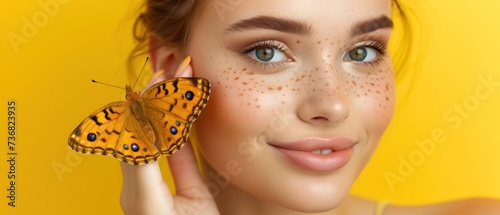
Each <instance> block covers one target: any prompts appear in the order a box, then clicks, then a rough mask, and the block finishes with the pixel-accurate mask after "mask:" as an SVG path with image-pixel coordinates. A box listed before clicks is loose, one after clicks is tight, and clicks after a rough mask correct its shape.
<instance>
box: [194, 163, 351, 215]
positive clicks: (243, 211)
mask: <svg viewBox="0 0 500 215" xmlns="http://www.w3.org/2000/svg"><path fill="white" fill-rule="evenodd" d="M198 158H201V162H200V164H201V165H202V168H201V170H202V174H203V176H204V180H205V182H206V184H207V185H210V187H209V189H210V191H211V194H212V195H213V197H214V199H215V202H216V204H217V207H218V208H219V211H220V213H221V214H222V215H226V214H239V215H255V214H259V215H260V214H262V215H271V214H273V215H274V214H283V215H306V214H312V215H348V214H353V213H351V212H352V210H351V211H350V212H347V211H348V210H347V208H352V206H353V204H352V202H353V201H352V198H351V197H348V198H347V199H346V201H344V202H343V203H342V204H340V205H339V206H338V207H337V208H335V209H333V210H331V211H325V212H321V213H302V212H297V211H292V210H290V209H288V208H285V207H282V206H281V205H278V204H276V203H274V202H270V201H267V200H265V199H262V198H258V197H256V196H253V195H252V194H250V193H248V192H246V191H244V190H242V189H240V188H238V187H236V186H234V185H233V184H232V183H231V182H230V181H227V180H225V179H224V178H222V176H218V177H214V173H215V172H217V171H215V170H214V169H213V168H212V167H211V166H210V165H208V163H207V162H206V161H205V160H204V159H203V158H202V156H200V157H198ZM358 212H359V211H358Z"/></svg>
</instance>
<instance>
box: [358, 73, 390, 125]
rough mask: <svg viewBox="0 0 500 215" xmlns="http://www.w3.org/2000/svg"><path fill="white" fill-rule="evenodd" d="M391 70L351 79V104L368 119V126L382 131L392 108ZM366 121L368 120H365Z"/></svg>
mask: <svg viewBox="0 0 500 215" xmlns="http://www.w3.org/2000/svg"><path fill="white" fill-rule="evenodd" d="M393 79H394V78H393V76H392V72H380V71H379V73H378V74H377V75H370V76H368V77H367V78H357V79H356V78H354V79H352V80H351V83H350V84H351V85H352V86H353V87H352V88H351V89H352V94H351V95H352V96H353V97H354V102H353V104H355V105H356V107H354V108H357V109H362V110H361V111H360V112H361V115H362V116H363V118H365V119H371V120H369V126H370V127H374V128H376V129H377V130H380V131H383V130H385V128H386V126H387V125H388V123H389V122H390V119H391V118H392V114H393V110H394V102H395V96H394V80H393ZM367 122H368V121H367Z"/></svg>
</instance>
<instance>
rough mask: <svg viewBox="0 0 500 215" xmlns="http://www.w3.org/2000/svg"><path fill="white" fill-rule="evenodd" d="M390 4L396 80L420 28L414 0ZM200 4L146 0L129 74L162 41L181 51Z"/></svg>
mask: <svg viewBox="0 0 500 215" xmlns="http://www.w3.org/2000/svg"><path fill="white" fill-rule="evenodd" d="M392 4H393V5H392V7H393V16H394V18H393V19H395V29H397V30H401V32H402V33H401V34H400V35H399V37H400V38H398V39H395V41H397V42H396V43H395V44H394V46H396V47H395V49H396V50H395V52H396V54H392V55H391V57H392V59H393V62H394V68H395V75H396V80H399V79H401V78H402V71H404V70H403V67H404V66H407V65H411V66H412V67H413V66H415V65H418V63H417V60H416V59H417V58H416V57H415V56H417V55H416V51H417V50H419V49H421V48H422V47H421V46H419V48H418V49H415V48H414V47H416V46H417V45H418V44H417V42H418V41H416V39H417V37H415V35H416V33H419V32H422V31H421V30H420V29H418V28H417V25H419V24H420V23H421V22H419V19H421V18H420V17H419V16H418V14H417V13H415V10H412V9H415V8H416V4H417V1H412V0H392ZM202 5H203V4H202V0H146V2H145V4H144V5H143V7H144V8H143V12H142V13H140V14H139V16H138V17H137V19H136V21H135V24H134V29H133V36H134V39H135V41H136V42H137V45H136V46H135V48H134V49H133V50H132V52H131V53H130V55H129V59H128V63H129V72H131V74H133V72H132V70H131V69H130V68H132V66H131V65H132V62H133V60H134V59H135V58H136V57H138V56H142V55H144V54H147V53H149V52H150V51H152V50H155V49H157V48H159V47H161V46H163V45H169V46H172V47H177V48H180V50H181V51H183V50H184V48H185V47H186V45H187V41H188V40H189V29H190V26H191V23H192V21H193V20H194V18H195V15H196V12H197V11H198V10H199V9H200V8H201V7H202ZM399 28H401V29H399ZM152 36H155V37H156V38H157V39H158V40H159V41H158V42H159V43H158V44H156V45H155V47H150V46H149V41H150V38H151V37H152ZM413 69H414V68H413Z"/></svg>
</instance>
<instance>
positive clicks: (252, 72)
mask: <svg viewBox="0 0 500 215" xmlns="http://www.w3.org/2000/svg"><path fill="white" fill-rule="evenodd" d="M247 74H249V75H253V74H255V72H254V71H251V72H247Z"/></svg>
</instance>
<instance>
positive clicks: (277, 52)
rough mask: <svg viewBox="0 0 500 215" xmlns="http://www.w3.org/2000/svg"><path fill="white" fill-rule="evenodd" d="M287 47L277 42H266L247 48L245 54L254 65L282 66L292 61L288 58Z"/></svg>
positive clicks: (266, 66)
mask: <svg viewBox="0 0 500 215" xmlns="http://www.w3.org/2000/svg"><path fill="white" fill-rule="evenodd" d="M284 47H285V45H284V44H283V43H281V42H278V41H276V40H265V41H260V42H257V43H254V44H252V45H250V46H248V47H246V48H245V51H244V52H243V54H244V55H245V56H247V57H248V58H249V60H250V61H251V62H253V63H258V64H259V65H260V66H261V67H265V68H268V67H271V68H275V67H276V66H281V64H283V63H285V62H289V61H292V60H291V58H290V57H289V56H287V53H286V52H287V49H285V48H284Z"/></svg>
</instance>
